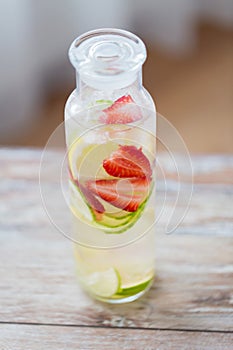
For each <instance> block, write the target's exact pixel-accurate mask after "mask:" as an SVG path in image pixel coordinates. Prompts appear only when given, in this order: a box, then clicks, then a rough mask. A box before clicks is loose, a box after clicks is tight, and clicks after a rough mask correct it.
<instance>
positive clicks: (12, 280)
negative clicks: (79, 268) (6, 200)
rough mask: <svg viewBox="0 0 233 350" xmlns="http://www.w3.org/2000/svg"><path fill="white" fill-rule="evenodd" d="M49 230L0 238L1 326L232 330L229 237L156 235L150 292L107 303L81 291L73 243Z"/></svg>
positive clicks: (22, 231) (232, 305)
mask: <svg viewBox="0 0 233 350" xmlns="http://www.w3.org/2000/svg"><path fill="white" fill-rule="evenodd" d="M48 231H49V230H48V229H46V230H45V229H44V228H42V229H41V230H37V231H33V230H32V228H30V229H26V228H24V229H23V230H21V232H20V231H18V232H5V234H4V233H1V235H0V238H1V241H0V247H1V267H0V300H1V308H0V320H1V321H8V322H11V321H14V322H17V321H18V322H41V323H60V324H74V325H105V326H119V327H124V326H129V327H151V328H156V327H157V328H171V329H177V328H178V329H206V330H207V329H209V330H232V329H233V304H232V290H233V282H232V281H233V280H232V273H233V264H232V244H233V239H232V238H224V239H223V238H211V237H205V238H204V237H192V236H191V237H185V236H175V235H173V236H165V235H163V236H160V237H158V239H157V247H156V253H157V280H156V281H155V283H154V285H153V287H152V289H151V290H150V292H149V293H148V294H147V295H146V296H145V297H143V298H141V299H139V300H138V301H137V302H134V303H132V304H128V305H119V306H111V305H105V304H103V303H100V302H96V301H93V300H91V299H90V298H89V297H88V296H86V295H85V294H84V293H83V292H82V290H81V289H80V288H79V286H78V284H77V283H76V277H75V266H74V262H73V256H72V249H71V243H70V242H69V241H68V240H67V239H65V238H64V237H62V236H60V235H59V234H57V233H56V232H54V234H51V233H50V232H48Z"/></svg>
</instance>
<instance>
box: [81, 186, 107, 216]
mask: <svg viewBox="0 0 233 350" xmlns="http://www.w3.org/2000/svg"><path fill="white" fill-rule="evenodd" d="M79 188H80V191H81V192H82V194H83V195H84V197H85V198H86V200H87V202H88V203H89V205H90V206H91V207H92V209H93V210H94V212H95V213H99V214H103V213H104V212H105V209H104V206H103V205H102V204H101V203H100V201H99V200H98V199H97V198H96V197H95V196H94V195H93V193H92V192H91V191H90V190H89V189H88V188H86V187H85V186H83V185H81V184H79Z"/></svg>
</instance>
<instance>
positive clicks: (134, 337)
mask: <svg viewBox="0 0 233 350" xmlns="http://www.w3.org/2000/svg"><path fill="white" fill-rule="evenodd" d="M0 332H1V338H0V348H1V349H2V350H11V349H14V350H31V349H33V350H37V349H38V350H41V349H49V350H65V349H69V350H73V349H75V350H77V349H80V350H94V349H101V350H105V349H106V350H109V349H111V350H119V349H121V350H136V349H140V350H141V349H146V350H156V349H157V350H178V349H182V350H189V349H192V350H200V349H202V350H207V349H208V350H209V349H211V350H230V349H232V344H233V334H229V333H225V334H224V333H206V332H182V331H179V332H177V331H161V330H141V329H137V330H132V329H110V328H89V327H85V328H83V327H81V328H80V327H60V326H59V327H57V326H37V325H33V326H31V325H12V324H11V325H0Z"/></svg>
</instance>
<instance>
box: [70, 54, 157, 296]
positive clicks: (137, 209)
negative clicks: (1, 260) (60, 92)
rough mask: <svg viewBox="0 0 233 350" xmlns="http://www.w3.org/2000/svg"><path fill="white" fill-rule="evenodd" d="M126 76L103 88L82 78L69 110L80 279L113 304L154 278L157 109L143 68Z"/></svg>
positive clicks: (72, 203)
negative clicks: (145, 84)
mask: <svg viewBox="0 0 233 350" xmlns="http://www.w3.org/2000/svg"><path fill="white" fill-rule="evenodd" d="M101 57H102V56H101ZM105 58H106V57H105ZM112 79H113V80H114V77H113V78H112ZM127 79H128V81H127V83H128V85H126V84H124V83H122V84H120V80H119V79H118V82H117V86H116V85H115V86H112V84H111V82H110V81H108V82H107V83H106V85H107V86H106V87H105V86H104V84H103V83H102V84H101V88H100V85H99V86H97V85H96V83H95V84H92V80H90V79H89V80H87V79H86V78H85V79H82V76H78V83H77V89H76V90H75V91H74V92H73V93H72V94H71V96H70V97H69V99H68V101H67V104H66V107H65V129H66V130H65V131H66V142H67V149H68V163H69V165H68V166H69V174H70V179H69V182H70V208H71V212H72V218H73V237H74V240H75V242H76V243H75V244H74V250H75V258H76V262H77V274H78V278H79V281H80V283H81V284H82V286H83V288H84V289H85V290H87V291H88V292H89V293H90V294H91V295H92V296H94V297H95V298H97V299H100V300H103V301H107V302H111V303H121V302H126V301H132V300H134V299H136V298H138V297H139V296H140V295H142V294H143V293H144V292H145V291H146V290H147V289H148V288H149V286H150V285H151V283H152V281H153V277H154V263H155V252H154V247H155V244H154V239H155V233H154V226H153V225H154V222H155V213H154V200H155V198H154V197H155V194H154V191H155V174H154V165H155V147H156V142H155V134H156V118H155V107H154V104H153V101H152V99H151V97H150V95H149V93H148V92H147V91H146V90H145V89H144V88H143V87H142V84H141V71H140V70H138V72H137V74H135V73H134V79H129V75H127ZM89 82H91V85H89ZM113 85H114V84H113Z"/></svg>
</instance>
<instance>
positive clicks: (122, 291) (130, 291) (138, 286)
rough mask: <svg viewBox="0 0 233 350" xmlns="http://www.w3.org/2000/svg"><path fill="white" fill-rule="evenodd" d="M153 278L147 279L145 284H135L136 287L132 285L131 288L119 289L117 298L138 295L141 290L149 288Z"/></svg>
mask: <svg viewBox="0 0 233 350" xmlns="http://www.w3.org/2000/svg"><path fill="white" fill-rule="evenodd" d="M153 278H154V277H152V278H150V279H148V280H147V281H145V282H142V283H139V284H136V285H134V286H132V287H127V288H121V289H119V290H118V292H117V295H119V296H120V295H121V296H131V295H135V294H138V293H140V292H142V291H143V290H145V289H147V288H148V287H149V286H150V284H151V283H152V281H153Z"/></svg>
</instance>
